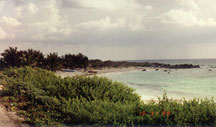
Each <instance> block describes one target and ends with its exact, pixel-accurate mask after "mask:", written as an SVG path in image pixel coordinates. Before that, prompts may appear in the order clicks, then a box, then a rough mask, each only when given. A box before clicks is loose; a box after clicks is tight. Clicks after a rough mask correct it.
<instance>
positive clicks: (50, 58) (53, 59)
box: [46, 53, 62, 71]
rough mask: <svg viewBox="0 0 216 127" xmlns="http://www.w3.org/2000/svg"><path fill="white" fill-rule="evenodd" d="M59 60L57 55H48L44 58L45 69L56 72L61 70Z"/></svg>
mask: <svg viewBox="0 0 216 127" xmlns="http://www.w3.org/2000/svg"><path fill="white" fill-rule="evenodd" d="M61 68H62V66H61V58H60V57H58V53H50V54H49V55H47V58H46V69H48V70H51V71H56V70H59V69H61Z"/></svg>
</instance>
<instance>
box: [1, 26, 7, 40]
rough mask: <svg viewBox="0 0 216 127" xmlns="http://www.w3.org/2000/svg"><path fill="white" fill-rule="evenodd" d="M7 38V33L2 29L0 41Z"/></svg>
mask: <svg viewBox="0 0 216 127" xmlns="http://www.w3.org/2000/svg"><path fill="white" fill-rule="evenodd" d="M5 37H6V32H5V31H3V30H2V28H1V27H0V39H5Z"/></svg>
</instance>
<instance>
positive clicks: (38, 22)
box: [0, 0, 216, 59]
mask: <svg viewBox="0 0 216 127" xmlns="http://www.w3.org/2000/svg"><path fill="white" fill-rule="evenodd" d="M2 1H3V0H2ZM214 3H216V2H213V1H210V0H205V1H204V0H196V1H195V0H163V1H162V0H154V1H149V0H136V1H134V0H119V1H116V0H103V1H101V0H91V1H90V0H79V1H77V0H76V1H75V0H46V1H44V0H28V1H23V0H11V1H6V0H4V6H2V8H1V10H0V34H1V35H0V45H1V47H0V52H2V51H3V49H4V48H7V47H8V46H16V45H17V46H19V47H20V48H21V49H22V48H24V49H25V48H36V49H41V50H42V51H44V52H49V51H55V50H56V51H58V52H59V53H60V54H62V53H66V52H72V53H77V52H83V53H85V54H86V55H88V56H89V57H91V58H102V59H145V58H148V59H150V58H152V59H154V58H199V57H202V58H203V57H216V56H214V55H212V54H216V50H215V45H216V37H215V35H214V33H215V32H216V19H215V18H216V17H215V16H214V15H210V14H209V12H216V9H214V8H213V7H212V6H211V5H214ZM204 5H209V6H210V7H211V8H208V7H207V6H204ZM2 45H3V46H2ZM204 45H205V46H204ZM205 50H206V52H203V51H205ZM200 51H202V54H201V53H200Z"/></svg>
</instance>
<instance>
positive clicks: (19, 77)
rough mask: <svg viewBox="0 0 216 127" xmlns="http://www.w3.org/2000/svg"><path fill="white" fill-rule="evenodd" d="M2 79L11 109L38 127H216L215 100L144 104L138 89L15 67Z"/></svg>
mask: <svg viewBox="0 0 216 127" xmlns="http://www.w3.org/2000/svg"><path fill="white" fill-rule="evenodd" d="M1 80H2V81H3V82H4V84H5V87H4V89H3V91H2V92H1V95H2V96H3V97H4V98H3V101H4V102H5V105H7V106H10V105H11V104H12V105H13V107H16V108H15V109H19V111H17V112H18V113H19V114H20V115H23V116H24V117H25V118H26V121H27V122H28V123H29V124H32V125H39V126H40V125H62V124H64V125H98V126H101V125H111V126H113V125H119V126H123V125H127V126H143V125H144V126H146V125H149V126H150V125H157V126H158V125H168V126H179V125H181V126H191V125H193V126H205V125H208V126H216V103H215V102H214V100H213V99H212V100H209V99H193V100H185V99H183V100H181V101H180V100H178V101H177V100H173V99H168V98H167V96H166V95H164V96H163V97H162V98H159V99H158V101H151V102H149V103H143V102H142V101H141V100H140V97H139V96H138V95H137V94H136V93H134V90H133V89H131V88H128V87H126V86H124V85H123V84H121V83H118V82H112V81H111V80H108V79H107V78H99V77H82V76H76V77H67V78H64V79H62V78H61V77H58V76H56V75H55V73H53V72H50V71H46V70H43V69H39V68H34V69H33V68H31V67H21V68H9V69H7V70H5V71H4V76H2V78H1ZM144 112H145V114H144V115H143V113H144ZM152 113H153V114H152ZM164 113H165V114H164ZM168 113H169V114H168Z"/></svg>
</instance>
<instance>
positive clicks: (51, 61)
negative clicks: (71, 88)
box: [0, 47, 89, 71]
mask: <svg viewBox="0 0 216 127" xmlns="http://www.w3.org/2000/svg"><path fill="white" fill-rule="evenodd" d="M88 64H89V59H88V57H87V56H85V55H83V54H81V53H79V54H76V55H75V54H70V53H69V54H65V55H63V56H59V55H58V53H56V52H54V53H49V54H48V55H44V54H43V53H42V52H41V51H39V50H34V49H28V50H18V49H17V47H15V48H13V47H9V49H6V50H4V52H3V53H1V58H0V69H4V68H8V67H22V66H31V67H39V68H44V69H47V70H51V71H56V70H60V69H63V68H68V69H75V68H84V69H86V68H87V66H88Z"/></svg>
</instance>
